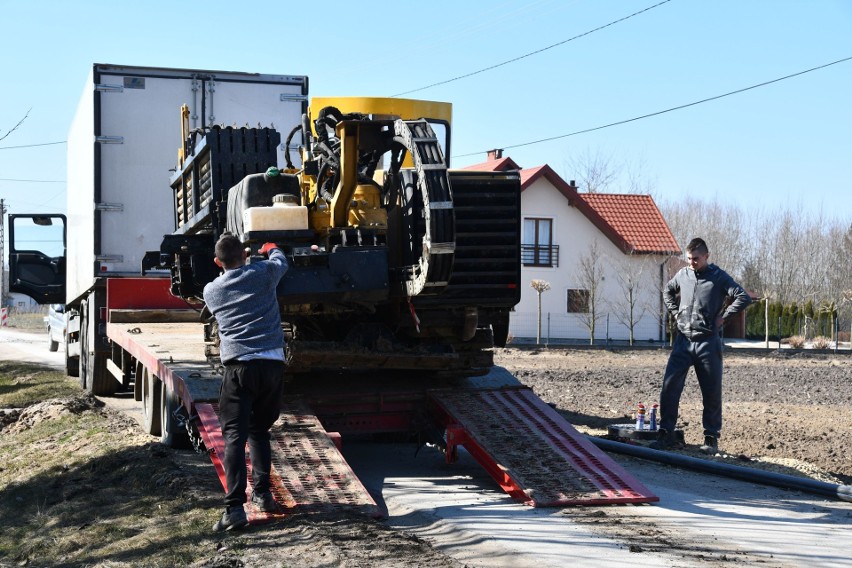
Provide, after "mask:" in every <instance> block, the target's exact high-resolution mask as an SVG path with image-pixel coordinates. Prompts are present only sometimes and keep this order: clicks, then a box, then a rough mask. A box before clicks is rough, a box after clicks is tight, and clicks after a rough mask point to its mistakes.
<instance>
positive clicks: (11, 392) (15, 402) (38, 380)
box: [0, 361, 80, 408]
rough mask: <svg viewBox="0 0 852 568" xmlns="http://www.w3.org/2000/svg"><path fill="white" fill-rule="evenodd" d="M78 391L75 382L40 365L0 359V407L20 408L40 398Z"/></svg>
mask: <svg viewBox="0 0 852 568" xmlns="http://www.w3.org/2000/svg"><path fill="white" fill-rule="evenodd" d="M75 394H80V387H79V383H77V382H76V381H72V380H71V379H69V378H68V377H67V376H65V373H62V372H60V371H55V370H53V369H50V368H49V367H45V366H42V365H33V364H31V363H20V362H15V361H2V362H0V408H22V407H24V406H28V405H30V404H33V403H34V402H38V401H41V400H48V399H51V398H64V397H68V396H73V395H75Z"/></svg>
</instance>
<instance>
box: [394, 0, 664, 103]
mask: <svg viewBox="0 0 852 568" xmlns="http://www.w3.org/2000/svg"><path fill="white" fill-rule="evenodd" d="M668 2H671V0H663V1H662V2H659V3H657V4H654V5H653V6H648V7H647V8H645V9H644V10H639V11H638V12H633V13H632V14H630V15H629V16H624V17H623V18H619V19H618V20H615V21H613V22H610V23H608V24H605V25H603V26H600V27H597V28H595V29H593V30H589V31H587V32H584V33H581V34H580V35H575V36H574V37H571V38H568V39H565V40H562V41H560V42H558V43H554V44H553V45H548V46H547V47H542V48H541V49H537V50H535V51H531V52H529V53H525V54H524V55H520V56H518V57H515V58H513V59H509V60H507V61H504V62H502V63H497V64H495V65H491V66H489V67H485V68H483V69H479V70H478V71H472V72H470V73H466V74H464V75H459V76H458V77H453V78H452V79H447V80H446V81H439V82H437V83H432V84H431V85H426V86H425V87H420V88H418V89H412V90H410V91H405V92H403V93H397V94H396V95H391V97H401V96H402V95H408V94H411V93H416V92H418V91H425V90H426V89H431V88H432V87H437V86H439V85H446V84H447V83H452V82H453V81H458V80H459V79H466V78H468V77H473V76H474V75H479V74H480V73H485V72H486V71H491V70H492V69H497V68H498V67H502V66H504V65H508V64H509V63H514V62H515V61H520V60H521V59H525V58H527V57H530V56H533V55H537V54H539V53H541V52H543V51H547V50H548V49H553V48H554V47H559V46H560V45H564V44H566V43H568V42H569V41H574V40H575V39H580V38H581V37H585V36H587V35H589V34H593V33H595V32H599V31H601V30H603V29H606V28H608V27H610V26H614V25H615V24H618V23H620V22H623V21H625V20H629V19H630V18H632V17H634V16H638V15H639V14H642V13H644V12H647V11H648V10H653V9H654V8H657V7H658V6H662V5H663V4H667V3H668Z"/></svg>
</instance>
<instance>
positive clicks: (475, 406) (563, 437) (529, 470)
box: [430, 387, 659, 507]
mask: <svg viewBox="0 0 852 568" xmlns="http://www.w3.org/2000/svg"><path fill="white" fill-rule="evenodd" d="M430 397H431V399H432V400H433V402H434V403H435V404H436V405H437V407H438V409H439V410H438V413H439V414H440V415H442V420H443V422H444V425H445V427H446V429H447V446H448V447H447V459H448V460H450V461H452V460H453V459H454V457H455V453H456V448H457V446H460V445H461V446H464V447H465V449H467V450H468V452H470V454H471V455H472V456H473V457H474V458H475V459H476V461H477V462H479V464H480V465H482V466H483V467H484V468H485V469H486V470H487V471H488V473H489V474H490V475H491V476H492V477H493V478H494V479H495V480H496V481H497V483H499V484H500V486H501V487H502V488H503V489H504V490H505V491H506V492H507V493H509V494H510V495H511V496H512V497H514V498H516V499H519V500H522V501H525V502H526V503H528V504H530V505H533V506H536V507H553V506H564V505H599V504H615V503H650V502H655V501H659V497H657V496H656V495H654V494H653V493H652V492H651V491H650V490H648V489H647V488H646V487H645V486H644V485H643V484H642V483H641V482H640V481H639V480H637V479H636V478H634V477H633V476H632V475H630V474H629V473H627V471H626V470H625V469H624V468H622V467H621V466H620V465H618V464H617V463H615V462H614V461H613V460H612V459H611V458H610V457H609V456H607V455H606V454H605V453H604V452H603V451H601V450H599V449H598V448H597V447H596V446H595V445H594V444H592V443H591V442H589V441H588V440H586V438H585V437H584V436H583V435H582V434H580V433H579V432H578V431H577V430H576V429H575V428H574V427H573V426H571V424H569V423H568V422H567V421H566V420H565V419H564V418H562V417H561V416H560V415H559V414H558V413H557V412H556V411H555V410H554V409H553V408H551V407H550V406H548V405H547V404H546V403H545V402H544V401H542V400H541V399H540V398H538V397H537V396H536V395H535V394H534V393H533V392H532V390H530V389H529V388H527V387H516V388H503V389H470V390H439V391H432V392H431V393H430Z"/></svg>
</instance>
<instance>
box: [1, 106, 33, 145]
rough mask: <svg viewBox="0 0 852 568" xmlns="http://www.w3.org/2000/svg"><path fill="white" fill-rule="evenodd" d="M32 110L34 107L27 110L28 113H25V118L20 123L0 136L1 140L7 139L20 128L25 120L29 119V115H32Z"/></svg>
mask: <svg viewBox="0 0 852 568" xmlns="http://www.w3.org/2000/svg"><path fill="white" fill-rule="evenodd" d="M30 110H32V109H29V110H27V113H26V114H25V115H24V118H22V119H21V120H19V121H18V124H16V125H15V126H13V127H12V128H11V130H9V131H7V132H6V134H3V135H2V136H0V140H5V139H6V138H7V137H8V136H9V135H10V134H12V133H13V132H14V131H16V130H17V129H18V127H19V126H21V125H22V124H23V123H24V121H25V120H26V119H27V117H28V116H29V115H30ZM0 132H2V130H0Z"/></svg>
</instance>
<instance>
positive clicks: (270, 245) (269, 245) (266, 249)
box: [257, 243, 278, 256]
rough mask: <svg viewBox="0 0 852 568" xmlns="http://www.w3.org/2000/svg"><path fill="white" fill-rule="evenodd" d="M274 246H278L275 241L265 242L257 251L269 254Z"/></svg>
mask: <svg viewBox="0 0 852 568" xmlns="http://www.w3.org/2000/svg"><path fill="white" fill-rule="evenodd" d="M274 248H278V245H276V244H275V243H263V246H262V247H260V250H258V251H257V252H258V254H262V255H265V256H269V251H271V250H272V249H274Z"/></svg>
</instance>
